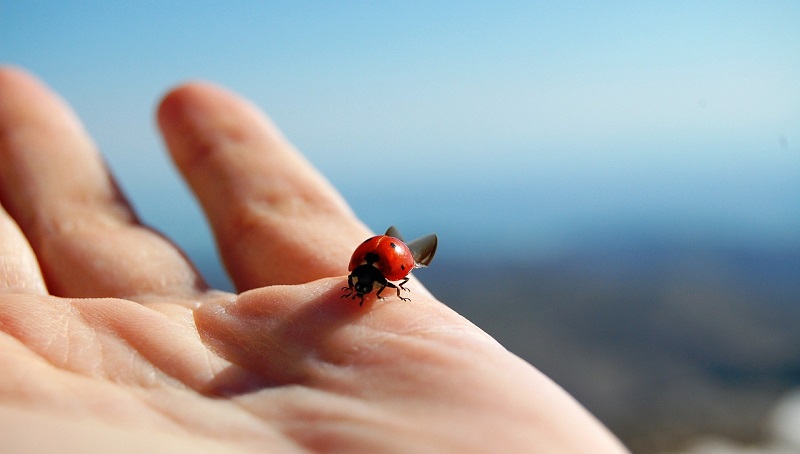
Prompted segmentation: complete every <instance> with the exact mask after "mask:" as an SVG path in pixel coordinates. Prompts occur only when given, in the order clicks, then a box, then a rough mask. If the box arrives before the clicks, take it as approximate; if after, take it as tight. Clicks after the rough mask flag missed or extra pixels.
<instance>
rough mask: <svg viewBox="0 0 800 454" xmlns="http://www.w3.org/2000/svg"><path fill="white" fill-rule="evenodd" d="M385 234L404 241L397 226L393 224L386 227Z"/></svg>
mask: <svg viewBox="0 0 800 454" xmlns="http://www.w3.org/2000/svg"><path fill="white" fill-rule="evenodd" d="M386 235H387V236H391V237H394V238H397V239H398V240H400V241H405V240H403V235H401V234H400V231H399V230H397V227H395V226H391V227H389V228H388V229H386Z"/></svg>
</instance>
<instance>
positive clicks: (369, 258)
mask: <svg viewBox="0 0 800 454" xmlns="http://www.w3.org/2000/svg"><path fill="white" fill-rule="evenodd" d="M380 259H381V258H380V256H379V255H378V254H376V253H374V252H368V253H367V254H366V255H365V256H364V261H365V262H367V263H368V264H370V265H372V264H373V263H376V262H377V261H378V260H380Z"/></svg>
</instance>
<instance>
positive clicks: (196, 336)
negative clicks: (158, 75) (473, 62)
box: [0, 69, 624, 452]
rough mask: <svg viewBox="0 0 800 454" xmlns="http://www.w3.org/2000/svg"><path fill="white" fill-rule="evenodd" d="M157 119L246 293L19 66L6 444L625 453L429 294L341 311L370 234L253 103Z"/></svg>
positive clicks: (10, 189) (185, 110)
mask: <svg viewBox="0 0 800 454" xmlns="http://www.w3.org/2000/svg"><path fill="white" fill-rule="evenodd" d="M158 119H159V125H160V127H161V130H162V133H163V135H164V137H165V141H166V144H167V147H168V149H169V151H170V152H171V154H172V157H173V159H174V161H175V163H176V164H177V167H178V168H179V169H180V171H181V172H182V174H183V175H184V177H185V179H186V180H187V182H188V183H189V185H190V186H191V188H192V190H193V191H194V193H195V194H196V196H197V198H198V200H199V201H200V204H201V205H202V207H203V209H204V211H205V213H206V216H207V217H208V220H209V222H210V224H211V226H212V228H213V231H214V234H215V237H216V241H217V244H218V247H219V250H220V253H221V256H222V258H223V260H224V263H225V266H226V268H227V270H228V272H229V274H230V276H231V278H232V280H233V282H234V284H235V286H236V288H237V291H239V292H241V293H239V294H238V295H236V294H230V293H225V292H220V291H216V290H213V289H209V288H208V287H207V286H206V285H205V283H204V282H203V280H202V278H201V277H200V276H199V275H198V273H197V272H196V270H195V268H194V267H193V265H192V264H191V263H189V261H188V260H187V258H186V257H185V256H184V255H183V254H182V253H181V252H180V251H179V250H178V248H177V247H176V246H175V245H174V244H172V243H171V242H170V241H169V240H167V239H165V238H164V237H162V236H160V235H159V234H157V233H155V232H153V231H152V230H150V229H148V228H146V227H144V226H142V225H141V224H140V223H139V221H138V220H137V218H136V215H135V214H134V212H133V210H132V208H131V207H130V206H129V205H128V204H127V202H126V201H125V199H124V197H123V196H122V195H121V193H120V192H119V190H118V188H117V186H116V184H115V183H114V180H113V178H112V177H111V175H110V174H109V172H108V170H107V169H106V168H105V166H104V164H103V160H102V158H101V157H100V156H99V154H98V153H97V152H96V151H95V148H94V145H93V144H92V142H91V140H90V139H89V138H88V137H87V135H86V133H85V132H84V131H83V129H82V127H81V126H80V124H79V122H78V120H77V119H76V118H75V117H74V115H73V114H72V112H71V111H70V110H69V108H68V107H67V106H65V105H64V104H63V102H62V101H61V100H60V99H58V98H57V97H56V96H55V95H54V94H52V93H51V92H50V91H48V89H46V88H45V87H43V86H42V85H41V84H40V83H39V82H38V81H36V80H35V79H33V78H32V77H31V76H29V75H27V74H25V73H24V72H22V71H20V70H16V69H3V70H0V206H1V207H2V208H0V404H2V405H0V432H2V438H0V440H1V442H2V446H3V448H4V450H8V451H10V452H19V451H20V450H33V449H39V450H43V451H50V450H53V451H55V450H59V451H63V450H65V449H73V450H75V451H81V452H85V451H86V450H97V451H106V450H111V449H113V450H114V451H115V452H118V451H120V449H121V450H123V451H125V450H126V449H127V450H129V451H137V452H138V451H144V450H156V449H157V450H159V452H164V451H168V450H169V452H174V451H177V450H184V451H187V452H188V451H191V452H196V451H197V450H198V449H200V450H214V449H218V450H221V451H222V450H224V451H226V452H230V451H231V450H235V449H237V448H238V449H241V450H256V449H258V450H262V451H264V450H269V451H270V452H281V451H286V452H297V451H306V450H310V451H339V452H474V451H484V452H569V451H584V452H602V451H607V452H619V451H624V448H623V447H622V446H621V445H620V444H619V443H618V441H616V440H615V439H614V437H613V436H611V435H610V434H609V433H608V432H607V431H606V430H605V428H603V427H602V426H601V425H600V424H599V423H598V422H597V421H596V420H595V419H594V418H592V417H591V416H590V415H589V414H588V413H587V412H586V411H585V410H584V409H583V408H582V407H580V405H578V404H577V403H576V402H575V401H573V400H572V399H571V397H569V396H568V395H567V394H566V393H565V392H564V391H563V390H561V389H560V388H559V387H558V386H557V385H555V384H554V383H552V382H551V381H550V380H549V379H547V378H546V377H545V376H544V375H542V374H541V373H539V372H538V371H537V370H536V369H534V368H533V367H531V366H530V365H528V364H527V363H525V362H524V361H522V360H521V359H519V358H518V357H516V356H514V355H513V354H511V353H509V352H508V351H506V350H505V349H504V348H503V347H501V346H500V345H499V344H497V343H496V342H495V341H494V340H493V339H492V338H491V337H489V336H488V335H487V334H485V333H484V332H482V331H481V330H480V329H478V328H477V327H475V326H474V325H472V324H471V323H470V322H468V321H467V320H465V319H464V318H462V317H461V316H459V315H458V314H456V313H455V312H453V311H452V310H450V309H449V308H448V307H446V306H445V305H443V304H442V303H440V302H438V301H436V300H435V299H433V297H431V295H430V294H429V293H427V291H425V290H424V288H423V287H422V286H421V285H419V283H417V282H414V280H413V279H412V281H411V282H409V284H408V286H409V287H410V288H411V289H412V290H413V293H412V294H411V295H412V299H411V301H409V302H399V300H397V298H396V297H389V298H387V299H386V300H384V301H377V302H373V301H372V300H370V299H368V300H367V302H365V303H364V306H363V307H359V305H358V304H356V303H355V302H353V301H352V300H348V299H341V298H340V296H341V294H342V292H341V287H342V286H343V283H344V282H345V278H344V277H343V274H345V272H346V266H347V263H348V260H349V258H350V254H351V253H352V251H353V250H354V249H355V246H356V245H358V244H359V243H360V242H361V241H363V240H364V239H365V238H366V237H367V236H369V234H370V233H369V231H368V230H367V229H366V228H365V227H364V225H363V224H361V223H360V222H359V221H358V220H357V219H356V218H355V217H354V215H353V214H352V212H351V211H350V210H349V208H348V207H347V205H346V203H345V202H344V201H343V200H342V199H341V198H340V197H339V196H338V195H337V193H336V191H335V190H334V189H333V188H332V187H331V186H330V185H329V184H328V183H327V182H326V181H325V180H324V178H322V177H321V176H320V175H319V174H318V173H317V172H316V171H315V170H314V169H313V168H312V167H311V166H310V165H309V164H308V163H307V162H306V161H305V160H304V159H303V158H302V157H301V156H300V155H299V154H298V153H297V152H296V151H295V150H294V149H293V148H292V147H291V145H289V144H288V143H287V142H286V141H285V140H284V139H283V138H282V137H281V136H280V134H279V133H278V131H277V130H276V129H275V128H274V127H273V126H272V125H271V124H270V123H269V121H268V120H267V119H266V118H264V117H263V115H262V114H261V113H259V112H258V111H257V110H256V109H255V108H254V107H253V106H251V105H249V104H248V103H246V102H245V101H243V100H241V99H239V98H238V97H236V96H234V95H232V94H230V93H228V92H226V91H223V90H221V89H219V88H216V87H213V86H211V85H208V84H203V83H193V84H188V85H185V86H183V87H180V88H178V89H176V90H174V91H173V92H171V93H170V94H168V95H167V97H166V98H165V99H164V101H163V102H162V104H161V106H160V108H159V112H158ZM487 304H491V302H487Z"/></svg>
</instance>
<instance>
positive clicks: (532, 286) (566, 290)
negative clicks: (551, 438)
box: [417, 243, 800, 452]
mask: <svg viewBox="0 0 800 454" xmlns="http://www.w3.org/2000/svg"><path fill="white" fill-rule="evenodd" d="M443 262H444V263H443ZM436 265H437V266H435V267H431V268H430V269H427V270H424V274H423V272H419V273H417V274H418V275H419V276H420V278H421V279H423V281H424V282H425V283H426V284H427V285H428V286H429V288H430V289H431V290H432V291H433V292H434V293H435V294H436V295H437V296H439V297H440V298H441V299H442V300H443V301H445V302H448V303H450V304H451V305H452V306H453V308H454V309H456V310H457V311H459V312H461V313H462V314H463V315H465V316H466V317H467V318H469V319H470V320H472V321H473V322H475V323H476V324H477V325H479V326H481V327H482V328H484V329H485V330H486V331H488V332H489V333H490V334H492V335H494V336H495V337H496V338H497V339H498V340H499V341H500V342H501V343H503V344H504V345H505V346H506V347H507V348H508V349H510V350H511V351H513V352H514V353H516V354H518V355H520V356H521V357H523V358H525V359H526V360H528V361H529V362H531V363H532V364H534V365H535V366H536V367H538V368H539V369H541V370H542V371H544V372H545V373H546V374H548V375H549V376H550V377H552V378H553V379H554V380H555V381H556V382H558V383H559V384H561V385H562V386H564V387H565V388H566V389H567V390H568V391H569V392H571V393H572V394H573V395H574V396H575V397H576V398H577V399H578V400H579V401H580V402H582V403H583V404H584V405H585V406H587V407H588V408H589V409H590V410H591V411H592V412H593V413H594V414H595V415H596V416H597V417H598V418H600V419H601V420H602V421H604V422H605V423H606V424H607V425H608V426H609V427H610V428H611V429H612V430H613V431H614V432H615V433H616V434H617V435H619V436H620V437H621V438H622V439H623V440H624V441H625V443H626V444H627V445H628V446H629V447H630V448H631V449H633V450H634V451H635V452H659V451H660V450H668V449H678V448H680V447H682V446H685V445H686V443H687V442H688V441H689V440H693V439H694V438H695V437H698V436H701V435H709V434H716V435H720V436H724V437H728V438H731V439H733V440H737V441H741V442H748V443H753V442H757V441H759V440H760V439H762V438H763V437H765V436H767V434H766V433H765V432H764V430H765V428H766V427H765V425H766V422H767V421H766V419H767V416H768V415H769V413H770V411H771V410H772V407H773V406H774V405H775V404H776V402H777V400H778V399H779V398H780V397H782V395H784V394H785V393H786V392H787V391H789V390H791V389H793V388H795V387H800V330H799V329H798V326H800V304H798V301H799V300H800V250H788V251H780V252H772V253H767V252H764V251H753V250H736V249H729V248H713V247H706V248H694V247H689V246H686V245H673V244H658V243H650V244H643V243H637V244H629V245H627V246H626V247H620V248H615V249H604V248H602V247H599V248H597V249H596V250H594V251H587V252H583V253H577V254H575V255H573V256H570V257H562V258H559V259H555V260H550V261H543V262H539V263H525V262H516V263H480V262H477V263H475V262H472V263H467V262H445V261H442V262H440V263H437V264H436Z"/></svg>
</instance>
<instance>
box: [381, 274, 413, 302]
mask: <svg viewBox="0 0 800 454" xmlns="http://www.w3.org/2000/svg"><path fill="white" fill-rule="evenodd" d="M406 280H408V279H406ZM404 283H405V281H403V282H402V283H401V285H400V287H398V286H396V285H394V284H392V283H391V282H387V283H386V285H385V286H383V287H382V288H381V291H383V289H384V288H386V287H391V288H393V289H395V290H397V297H398V298H400V299H401V300H403V301H411V298H403V297H402V296H400V289H401V288H402V284H404ZM403 290H406V289H405V288H403ZM380 293H381V292H378V294H380Z"/></svg>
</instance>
